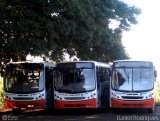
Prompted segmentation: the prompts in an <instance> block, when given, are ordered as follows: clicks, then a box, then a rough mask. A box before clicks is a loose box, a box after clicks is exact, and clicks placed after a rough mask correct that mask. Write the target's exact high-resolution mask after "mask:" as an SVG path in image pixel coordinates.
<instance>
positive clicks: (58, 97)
mask: <svg viewBox="0 0 160 121" xmlns="http://www.w3.org/2000/svg"><path fill="white" fill-rule="evenodd" d="M54 97H55V99H60V100H62V97H60V96H58V95H56V94H55V95H54Z"/></svg>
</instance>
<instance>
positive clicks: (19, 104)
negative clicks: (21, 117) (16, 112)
mask: <svg viewBox="0 0 160 121" xmlns="http://www.w3.org/2000/svg"><path fill="white" fill-rule="evenodd" d="M31 106H33V107H31ZM4 108H5V109H13V108H21V109H28V108H32V109H45V99H40V100H34V101H13V100H7V99H5V100H4Z"/></svg>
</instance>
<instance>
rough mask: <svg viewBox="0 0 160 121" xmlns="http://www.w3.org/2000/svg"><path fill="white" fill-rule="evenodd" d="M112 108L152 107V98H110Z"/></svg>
mask: <svg viewBox="0 0 160 121" xmlns="http://www.w3.org/2000/svg"><path fill="white" fill-rule="evenodd" d="M111 107H112V108H154V107H155V103H154V98H151V99H146V100H121V99H115V98H112V99H111Z"/></svg>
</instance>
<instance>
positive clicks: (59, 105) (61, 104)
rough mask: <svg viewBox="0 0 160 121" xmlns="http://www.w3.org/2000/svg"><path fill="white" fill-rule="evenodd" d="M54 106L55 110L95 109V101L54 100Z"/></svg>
mask: <svg viewBox="0 0 160 121" xmlns="http://www.w3.org/2000/svg"><path fill="white" fill-rule="evenodd" d="M54 104H55V105H54V106H55V108H56V109H63V108H64V109H65V108H97V105H96V104H97V101H96V99H95V98H93V99H89V100H82V101H63V100H54Z"/></svg>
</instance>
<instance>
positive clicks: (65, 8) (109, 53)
mask: <svg viewBox="0 0 160 121" xmlns="http://www.w3.org/2000/svg"><path fill="white" fill-rule="evenodd" d="M138 14H140V10H139V9H137V8H136V7H134V6H128V5H127V4H125V3H124V2H122V1H118V0H0V15H1V16H0V52H1V53H0V57H1V59H2V60H3V61H4V60H7V61H8V60H9V59H10V58H14V57H18V56H21V55H27V54H29V53H30V54H32V55H42V54H43V55H45V56H48V57H51V58H52V59H53V60H55V61H56V60H63V53H64V52H67V53H68V54H69V55H70V56H71V57H72V56H74V55H76V56H77V57H78V58H80V59H81V60H97V61H105V62H108V61H112V60H115V59H125V58H128V55H127V54H126V52H125V48H124V47H123V45H122V42H121V36H122V32H123V31H124V30H129V29H130V25H131V24H136V23H137V21H136V16H137V15H138ZM111 20H116V21H118V22H119V23H120V25H119V26H118V27H117V28H116V29H115V30H113V29H112V28H109V25H110V22H111ZM2 60H1V61H2Z"/></svg>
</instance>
